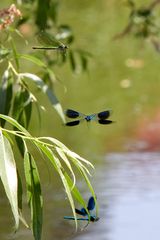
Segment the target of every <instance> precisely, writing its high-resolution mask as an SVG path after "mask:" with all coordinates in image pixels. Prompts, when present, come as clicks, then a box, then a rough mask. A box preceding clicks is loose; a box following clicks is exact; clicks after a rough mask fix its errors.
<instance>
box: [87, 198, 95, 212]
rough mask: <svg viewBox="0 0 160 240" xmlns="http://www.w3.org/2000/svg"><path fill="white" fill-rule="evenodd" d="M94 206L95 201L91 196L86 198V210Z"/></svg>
mask: <svg viewBox="0 0 160 240" xmlns="http://www.w3.org/2000/svg"><path fill="white" fill-rule="evenodd" d="M94 207H95V201H94V198H93V197H90V199H89V200H88V206H87V209H88V211H91V210H93V209H94Z"/></svg>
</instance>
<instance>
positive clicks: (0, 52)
mask: <svg viewBox="0 0 160 240" xmlns="http://www.w3.org/2000/svg"><path fill="white" fill-rule="evenodd" d="M10 53H11V50H10V49H7V48H0V60H2V59H4V58H6V57H7V56H8V55H9V54H10Z"/></svg>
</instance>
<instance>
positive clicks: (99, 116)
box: [65, 109, 113, 126]
mask: <svg viewBox="0 0 160 240" xmlns="http://www.w3.org/2000/svg"><path fill="white" fill-rule="evenodd" d="M65 114H66V116H67V117H68V118H79V119H77V120H75V121H71V122H67V123H66V126H76V125H78V124H80V122H82V121H83V120H86V121H87V122H90V121H92V120H94V121H97V122H98V123H100V124H110V123H112V122H113V121H112V120H108V118H109V117H110V115H111V111H110V110H106V111H103V112H99V113H94V114H91V115H85V114H83V113H80V112H78V111H75V110H72V109H67V110H66V112H65Z"/></svg>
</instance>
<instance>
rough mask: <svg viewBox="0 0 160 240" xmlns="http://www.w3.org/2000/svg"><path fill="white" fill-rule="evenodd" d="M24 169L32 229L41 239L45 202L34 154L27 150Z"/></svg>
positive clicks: (35, 235)
mask: <svg viewBox="0 0 160 240" xmlns="http://www.w3.org/2000/svg"><path fill="white" fill-rule="evenodd" d="M24 170H25V177H26V184H27V196H28V204H29V206H30V209H31V221H32V231H33V235H34V238H35V240H40V239H41V233H42V220H43V213H42V208H43V202H42V194H41V185H40V178H39V174H38V169H37V166H36V163H35V161H34V159H33V157H32V155H31V154H30V153H29V152H27V151H25V157H24Z"/></svg>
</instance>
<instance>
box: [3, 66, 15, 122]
mask: <svg viewBox="0 0 160 240" xmlns="http://www.w3.org/2000/svg"><path fill="white" fill-rule="evenodd" d="M12 85H13V78H12V76H11V75H10V72H9V70H8V69H7V70H6V71H5V72H4V74H3V76H2V83H1V86H0V113H1V114H6V115H7V114H8V113H9V110H10V107H11V102H12ZM0 123H1V126H2V127H3V126H4V124H5V121H4V120H2V119H1V121H0Z"/></svg>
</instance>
